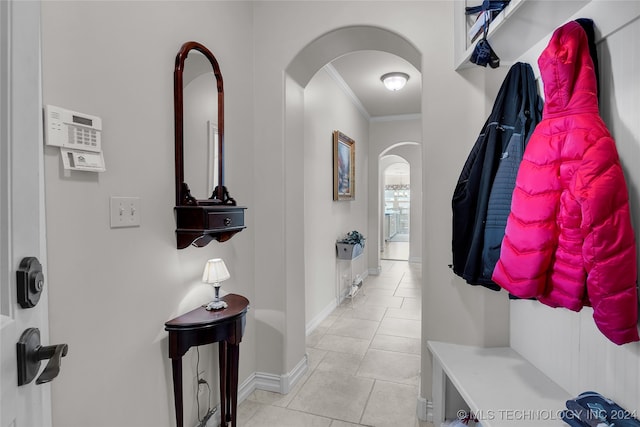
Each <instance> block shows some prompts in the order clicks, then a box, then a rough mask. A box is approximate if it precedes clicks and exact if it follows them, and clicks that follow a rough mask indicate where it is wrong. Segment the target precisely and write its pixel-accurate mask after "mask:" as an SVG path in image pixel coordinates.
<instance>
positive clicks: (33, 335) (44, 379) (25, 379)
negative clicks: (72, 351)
mask: <svg viewBox="0 0 640 427" xmlns="http://www.w3.org/2000/svg"><path fill="white" fill-rule="evenodd" d="M68 351H69V346H68V345H67V344H57V345H48V346H42V345H40V330H39V329H38V328H28V329H26V330H25V331H24V332H23V333H22V335H21V336H20V340H19V341H18V344H17V353H18V385H19V386H20V385H25V384H29V383H30V382H31V381H33V379H34V378H35V376H36V374H37V373H38V370H40V364H41V362H42V361H43V360H47V359H49V362H48V363H47V366H46V367H45V368H44V371H42V374H40V376H39V377H38V379H37V380H36V384H38V385H40V384H44V383H48V382H50V381H52V380H53V379H54V378H55V377H57V376H58V374H59V373H60V365H61V364H62V358H63V357H65V356H66V355H67V352H68Z"/></svg>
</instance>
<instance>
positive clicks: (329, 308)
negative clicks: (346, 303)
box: [305, 300, 338, 336]
mask: <svg viewBox="0 0 640 427" xmlns="http://www.w3.org/2000/svg"><path fill="white" fill-rule="evenodd" d="M337 306H338V303H337V301H335V300H333V301H331V302H330V303H329V305H327V306H326V307H325V308H323V309H322V311H321V312H320V313H318V315H316V316H315V317H314V318H313V319H311V321H310V322H309V323H307V326H306V328H305V333H306V335H307V336H309V334H311V332H313V331H314V330H315V329H316V328H317V327H318V325H320V323H322V321H323V320H324V319H326V318H327V316H329V315H330V314H331V313H332V312H333V310H335V309H336V307H337Z"/></svg>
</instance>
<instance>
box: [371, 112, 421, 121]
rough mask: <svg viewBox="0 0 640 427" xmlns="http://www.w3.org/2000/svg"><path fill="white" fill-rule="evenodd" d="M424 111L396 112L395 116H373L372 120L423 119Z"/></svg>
mask: <svg viewBox="0 0 640 427" xmlns="http://www.w3.org/2000/svg"><path fill="white" fill-rule="evenodd" d="M421 119H422V113H414V114H394V115H393V116H375V117H371V118H370V119H369V121H371V122H397V121H400V120H421Z"/></svg>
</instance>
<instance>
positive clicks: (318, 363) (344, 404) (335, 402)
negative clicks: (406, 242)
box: [238, 260, 432, 427]
mask: <svg viewBox="0 0 640 427" xmlns="http://www.w3.org/2000/svg"><path fill="white" fill-rule="evenodd" d="M421 279H422V272H421V267H420V265H417V264H409V263H407V262H405V261H387V260H383V261H382V272H381V274H380V275H379V276H369V277H368V278H367V279H366V280H365V282H364V286H363V292H360V293H359V294H358V295H357V296H356V297H355V298H354V300H353V301H350V300H347V301H345V302H344V303H343V304H342V305H340V306H339V307H338V308H336V310H334V312H333V313H332V314H331V315H330V316H328V317H327V319H325V321H324V322H323V323H322V324H321V325H320V326H318V328H316V330H314V331H313V332H312V333H311V334H310V335H309V336H308V337H307V354H308V356H309V370H308V372H307V373H306V374H305V376H304V377H303V378H302V379H301V380H300V381H299V382H298V384H297V385H296V386H295V387H294V389H293V390H292V391H291V392H290V393H289V394H287V395H281V394H278V393H271V392H267V391H261V390H256V391H254V392H253V393H252V394H251V395H250V396H249V398H248V399H246V400H245V401H244V402H243V403H242V404H240V406H239V408H238V425H239V426H242V427H307V426H308V427H357V426H375V427H432V424H430V423H426V422H420V421H418V419H417V417H416V402H417V397H418V382H419V379H420V348H421V344H420V337H421V335H420V323H421V321H420V319H421V295H422V294H421V283H422V280H421Z"/></svg>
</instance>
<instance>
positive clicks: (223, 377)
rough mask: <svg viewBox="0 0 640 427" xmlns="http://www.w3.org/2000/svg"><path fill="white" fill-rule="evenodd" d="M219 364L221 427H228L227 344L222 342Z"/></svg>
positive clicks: (219, 345) (220, 344)
mask: <svg viewBox="0 0 640 427" xmlns="http://www.w3.org/2000/svg"><path fill="white" fill-rule="evenodd" d="M218 364H219V367H220V426H221V427H226V425H227V415H228V410H227V404H228V400H229V399H228V396H229V391H228V390H229V389H228V385H227V382H228V381H229V379H228V376H227V342H226V341H220V342H219V343H218Z"/></svg>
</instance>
